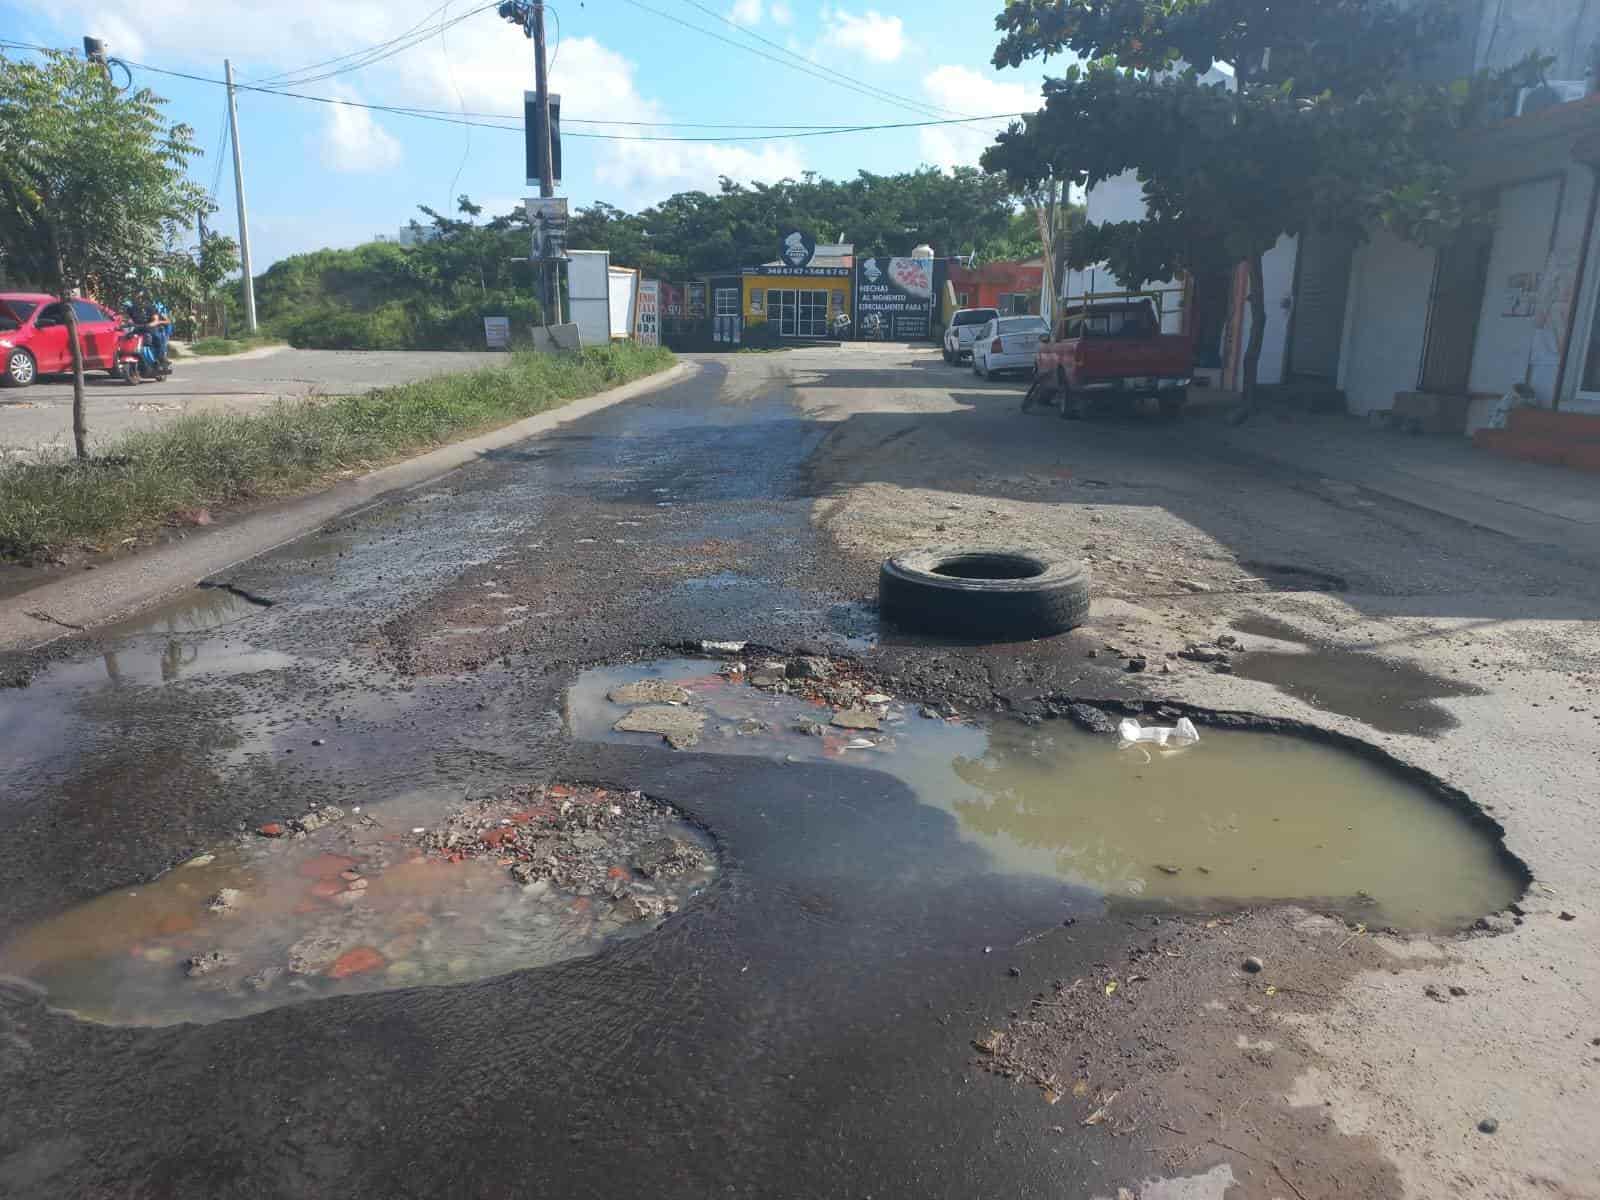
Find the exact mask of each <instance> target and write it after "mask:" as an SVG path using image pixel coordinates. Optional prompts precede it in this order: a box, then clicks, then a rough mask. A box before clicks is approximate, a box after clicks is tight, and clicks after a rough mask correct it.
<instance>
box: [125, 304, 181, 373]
mask: <svg viewBox="0 0 1600 1200" xmlns="http://www.w3.org/2000/svg"><path fill="white" fill-rule="evenodd" d="M124 311H125V312H126V313H127V316H128V320H130V321H132V322H133V323H134V325H135V326H137V327H138V328H139V329H142V330H143V331H144V335H145V337H146V339H147V340H148V341H149V344H150V353H151V354H152V355H154V356H155V360H156V361H157V362H158V363H162V364H165V363H166V361H167V339H168V338H169V337H171V336H172V318H171V317H169V316H168V315H167V308H166V305H164V304H157V303H156V302H155V301H154V300H152V299H151V297H150V289H149V288H140V289H139V294H138V295H137V296H135V297H134V299H133V303H131V304H129V305H128V307H127V308H126V309H125V310H124Z"/></svg>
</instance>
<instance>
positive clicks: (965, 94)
mask: <svg viewBox="0 0 1600 1200" xmlns="http://www.w3.org/2000/svg"><path fill="white" fill-rule="evenodd" d="M922 90H923V92H924V93H925V94H926V95H927V97H928V100H929V102H930V103H932V104H935V105H937V106H938V107H940V108H943V109H949V110H950V111H952V112H960V113H972V114H974V115H979V114H985V113H1022V112H1033V111H1034V110H1036V109H1037V108H1039V106H1040V104H1041V103H1042V101H1041V99H1040V96H1039V90H1038V88H1037V87H1034V86H1033V85H1031V84H1025V83H1002V82H1001V81H1000V80H998V79H996V78H995V77H994V76H993V75H992V74H988V73H986V72H983V71H975V70H973V69H972V68H971V67H958V66H949V65H947V66H942V67H935V68H934V69H933V70H931V71H929V72H928V73H927V75H925V76H924V77H923V80H922ZM1006 124H1007V120H1006V119H1005V118H1002V119H1000V120H997V121H980V122H974V123H973V124H971V125H936V126H933V127H932V128H929V129H922V130H919V131H918V138H919V141H920V143H921V149H922V160H923V161H924V162H926V163H931V164H932V165H934V166H937V167H942V168H944V169H945V170H949V169H950V168H951V167H956V166H976V165H977V163H978V156H979V155H981V154H982V153H983V152H984V150H986V149H987V148H988V147H989V146H991V145H993V144H994V138H995V134H997V133H999V132H1000V131H1001V130H1002V129H1004V128H1005V127H1006Z"/></svg>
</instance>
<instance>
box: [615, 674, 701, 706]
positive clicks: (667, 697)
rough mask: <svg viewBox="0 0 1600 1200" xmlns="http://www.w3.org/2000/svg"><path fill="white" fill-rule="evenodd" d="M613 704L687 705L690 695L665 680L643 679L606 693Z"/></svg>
mask: <svg viewBox="0 0 1600 1200" xmlns="http://www.w3.org/2000/svg"><path fill="white" fill-rule="evenodd" d="M606 699H608V700H610V701H611V702H612V703H613V704H687V703H689V693H688V692H686V691H685V690H684V689H683V688H681V687H679V686H678V685H677V684H675V683H668V682H667V681H666V680H665V679H641V680H639V681H638V682H636V683H625V684H623V685H622V686H621V687H615V688H612V689H611V690H610V691H609V692H607V693H606Z"/></svg>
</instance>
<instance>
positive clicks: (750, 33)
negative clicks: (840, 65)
mask: <svg viewBox="0 0 1600 1200" xmlns="http://www.w3.org/2000/svg"><path fill="white" fill-rule="evenodd" d="M687 3H688V4H689V5H690V6H691V7H693V8H698V9H699V10H700V11H701V12H703V13H705V14H706V16H708V17H714V18H715V19H717V20H718V21H721V22H722V23H723V24H724V25H726V26H728V27H729V28H731V29H736V30H738V31H739V32H740V33H742V34H744V35H745V36H746V37H751V38H754V39H755V40H756V41H758V42H761V43H763V44H764V45H768V46H771V47H772V48H773V49H774V50H776V51H778V53H780V54H782V55H784V56H786V57H788V58H792V59H795V60H797V61H798V62H800V63H801V64H803V65H804V66H806V67H814V68H816V69H817V70H818V71H821V72H822V73H823V74H825V75H829V76H832V77H833V78H834V79H835V80H836V81H840V82H843V83H845V84H848V85H850V86H852V87H854V86H856V85H860V80H857V79H853V78H851V77H850V76H848V75H845V74H843V73H842V72H839V71H835V70H834V69H833V68H831V67H825V66H823V65H822V64H821V63H814V62H812V61H811V60H810V59H808V58H806V57H805V56H804V55H803V54H796V53H795V52H794V51H793V50H791V49H789V47H787V46H785V45H782V44H781V43H779V42H775V41H773V40H772V39H771V38H769V37H767V36H765V35H764V34H761V33H758V32H756V31H755V30H754V29H750V28H748V27H746V26H744V25H741V24H739V23H738V22H737V21H735V20H732V19H731V18H729V17H727V16H724V15H723V14H722V13H719V12H717V11H716V10H715V9H713V8H708V7H706V6H705V5H704V4H701V3H700V0H687ZM862 86H866V87H868V88H869V90H871V91H872V92H875V93H877V94H878V95H879V96H882V97H883V98H885V99H890V100H898V101H904V102H905V104H909V105H914V106H916V107H918V108H924V109H927V110H928V111H930V112H941V113H944V115H945V116H947V117H965V116H968V115H969V114H967V113H963V112H956V111H954V110H953V109H948V108H941V107H940V106H939V105H937V104H924V103H923V102H922V101H920V100H916V99H913V98H911V97H909V96H901V95H898V94H897V93H895V92H891V91H888V90H886V89H884V88H880V87H873V86H872V85H870V84H868V85H862Z"/></svg>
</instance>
